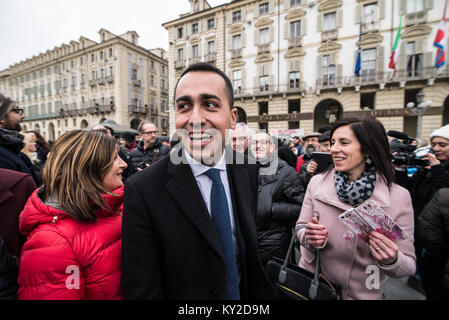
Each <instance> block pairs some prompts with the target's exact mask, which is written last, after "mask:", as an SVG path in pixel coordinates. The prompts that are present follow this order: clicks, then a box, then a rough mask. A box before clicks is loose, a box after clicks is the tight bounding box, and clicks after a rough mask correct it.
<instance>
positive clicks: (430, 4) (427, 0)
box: [424, 0, 433, 10]
mask: <svg viewBox="0 0 449 320" xmlns="http://www.w3.org/2000/svg"><path fill="white" fill-rule="evenodd" d="M424 5H425V9H426V10H430V9H433V0H425V3H424Z"/></svg>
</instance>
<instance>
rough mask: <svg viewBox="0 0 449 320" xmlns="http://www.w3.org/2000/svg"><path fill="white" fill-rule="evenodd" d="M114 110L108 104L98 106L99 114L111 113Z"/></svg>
mask: <svg viewBox="0 0 449 320" xmlns="http://www.w3.org/2000/svg"><path fill="white" fill-rule="evenodd" d="M113 109H114V107H113V105H110V104H101V105H99V106H98V111H99V112H111V111H112V110H113Z"/></svg>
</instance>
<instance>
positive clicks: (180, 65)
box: [175, 60, 186, 69]
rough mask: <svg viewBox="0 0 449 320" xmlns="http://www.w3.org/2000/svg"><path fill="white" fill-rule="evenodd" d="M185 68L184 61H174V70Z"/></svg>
mask: <svg viewBox="0 0 449 320" xmlns="http://www.w3.org/2000/svg"><path fill="white" fill-rule="evenodd" d="M185 67H186V61H185V60H178V61H175V68H176V69H184V68H185Z"/></svg>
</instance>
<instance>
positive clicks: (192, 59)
mask: <svg viewBox="0 0 449 320" xmlns="http://www.w3.org/2000/svg"><path fill="white" fill-rule="evenodd" d="M200 61H201V58H200V57H193V58H190V59H189V64H194V63H198V62H200Z"/></svg>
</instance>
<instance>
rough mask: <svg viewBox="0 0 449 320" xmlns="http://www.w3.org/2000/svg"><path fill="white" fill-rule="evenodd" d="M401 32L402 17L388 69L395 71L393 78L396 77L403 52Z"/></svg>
mask: <svg viewBox="0 0 449 320" xmlns="http://www.w3.org/2000/svg"><path fill="white" fill-rule="evenodd" d="M401 30H402V17H401V18H400V20H399V28H398V33H396V38H395V40H394V45H393V49H392V52H391V57H390V63H389V64H388V68H390V69H393V70H394V74H393V76H395V75H396V64H397V63H398V59H399V52H400V51H401Z"/></svg>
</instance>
